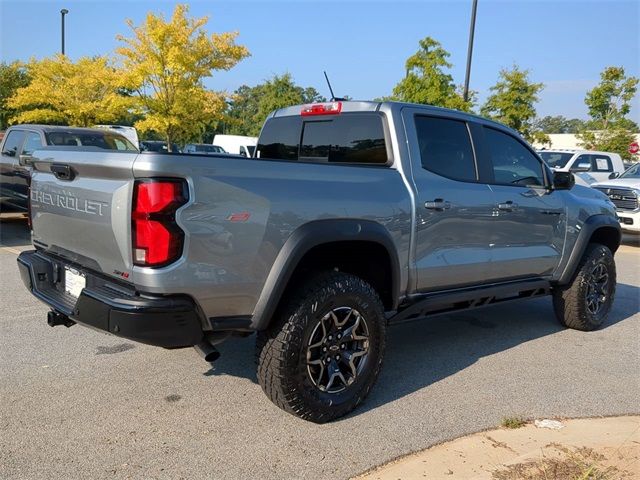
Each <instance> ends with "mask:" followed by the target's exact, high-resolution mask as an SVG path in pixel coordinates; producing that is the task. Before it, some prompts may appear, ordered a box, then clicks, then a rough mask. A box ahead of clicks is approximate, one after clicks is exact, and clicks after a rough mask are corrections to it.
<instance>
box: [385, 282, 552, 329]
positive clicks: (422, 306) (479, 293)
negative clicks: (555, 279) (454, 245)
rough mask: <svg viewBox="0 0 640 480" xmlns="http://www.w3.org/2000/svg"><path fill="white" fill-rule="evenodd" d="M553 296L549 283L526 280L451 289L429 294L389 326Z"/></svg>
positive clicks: (408, 308) (395, 316) (397, 316)
mask: <svg viewBox="0 0 640 480" xmlns="http://www.w3.org/2000/svg"><path fill="white" fill-rule="evenodd" d="M550 293H551V286H550V284H549V282H548V281H546V280H540V279H536V280H526V281H520V282H512V283H503V284H499V285H488V286H485V287H480V288H478V287H474V288H473V289H462V290H449V291H446V292H435V293H427V294H425V295H423V296H420V297H419V298H418V299H417V300H416V301H415V302H413V303H411V304H410V305H408V306H407V307H405V308H404V309H402V310H400V311H398V313H396V314H395V315H394V316H392V317H391V318H389V323H401V322H408V321H410V320H417V319H419V318H423V317H426V316H428V315H436V314H441V313H449V312H455V311H459V310H468V309H472V308H481V307H487V306H489V305H495V304H497V303H503V302H510V301H513V300H522V299H527V298H535V297H543V296H545V295H549V294H550Z"/></svg>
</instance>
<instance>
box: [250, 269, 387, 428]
mask: <svg viewBox="0 0 640 480" xmlns="http://www.w3.org/2000/svg"><path fill="white" fill-rule="evenodd" d="M341 306H346V307H350V308H352V309H356V310H357V311H358V312H360V314H361V316H362V317H363V318H364V319H365V320H366V325H367V328H368V334H369V339H368V349H369V350H368V355H369V356H368V357H367V361H366V363H364V366H363V369H362V371H361V372H360V373H358V375H357V377H356V378H355V381H353V383H352V384H351V385H349V386H346V387H345V390H343V391H342V392H339V393H327V392H326V391H321V390H320V389H319V388H318V387H317V386H316V385H314V383H313V381H312V379H311V377H310V375H309V373H308V371H307V356H306V355H307V353H306V352H307V348H308V345H309V341H310V338H311V336H312V335H313V331H314V328H316V326H317V325H318V324H319V322H321V319H322V318H323V317H324V316H325V315H327V314H328V313H329V312H331V311H332V309H334V308H338V307H341ZM385 339H386V321H385V316H384V309H383V306H382V302H381V301H380V298H379V296H378V294H377V293H376V291H375V290H374V289H373V288H372V287H371V286H370V285H369V284H368V283H367V282H365V281H364V280H362V279H361V278H359V277H356V276H354V275H349V274H346V273H341V272H335V271H332V272H323V273H320V274H317V275H315V276H312V277H310V278H309V279H308V280H307V281H306V282H304V283H303V284H302V285H301V286H300V287H299V288H297V289H296V290H294V291H293V292H291V294H290V295H288V298H286V299H285V300H284V305H283V307H282V308H280V309H279V311H278V312H277V313H276V315H275V317H274V318H273V320H272V322H271V325H270V326H269V328H268V329H267V330H265V331H262V332H259V333H258V338H257V342H256V360H257V363H258V382H259V383H260V386H261V387H262V390H264V392H265V393H266V395H267V397H269V399H270V400H271V401H272V402H273V403H275V404H276V405H277V406H278V407H280V408H282V409H283V410H285V411H287V412H289V413H291V414H293V415H296V416H298V417H300V418H302V419H305V420H309V421H312V422H315V423H325V422H329V421H331V420H334V419H337V418H339V417H342V416H344V415H346V414H347V413H349V412H350V411H352V410H353V409H354V408H356V407H357V406H358V405H359V404H360V403H361V402H362V401H363V400H364V398H365V397H366V396H367V395H368V393H369V392H370V391H371V388H372V387H373V385H374V383H375V381H376V379H377V377H378V373H379V372H380V368H381V366H382V359H383V356H384V350H385Z"/></svg>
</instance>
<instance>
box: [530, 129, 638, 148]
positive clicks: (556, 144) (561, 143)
mask: <svg viewBox="0 0 640 480" xmlns="http://www.w3.org/2000/svg"><path fill="white" fill-rule="evenodd" d="M635 137H636V142H638V143H640V133H636V135H635ZM549 139H550V140H551V146H549V145H542V144H540V143H538V142H534V144H533V146H534V147H535V148H546V149H548V150H551V149H569V150H579V149H581V148H584V147H581V146H580V143H581V141H580V139H578V137H576V135H575V134H573V133H550V134H549Z"/></svg>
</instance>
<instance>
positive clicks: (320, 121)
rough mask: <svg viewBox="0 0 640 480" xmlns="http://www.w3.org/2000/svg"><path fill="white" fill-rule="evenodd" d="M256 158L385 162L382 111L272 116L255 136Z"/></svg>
mask: <svg viewBox="0 0 640 480" xmlns="http://www.w3.org/2000/svg"><path fill="white" fill-rule="evenodd" d="M256 157H257V158H264V159H273V160H289V161H303V162H317V163H343V164H361V165H362V164H364V165H386V164H387V163H388V162H389V157H390V156H389V154H388V151H387V141H386V135H385V128H384V119H383V116H382V114H379V113H374V112H367V113H359V112H358V113H343V114H341V115H331V116H328V115H327V116H321V117H317V118H310V117H302V116H300V117H297V116H287V117H275V118H272V119H270V120H268V121H267V123H266V125H265V126H264V129H263V130H262V133H261V135H260V139H259V140H258V146H257V152H256Z"/></svg>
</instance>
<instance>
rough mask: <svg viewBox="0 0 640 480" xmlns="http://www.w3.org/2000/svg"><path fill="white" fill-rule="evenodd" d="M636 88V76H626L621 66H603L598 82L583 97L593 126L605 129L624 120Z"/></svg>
mask: <svg viewBox="0 0 640 480" xmlns="http://www.w3.org/2000/svg"><path fill="white" fill-rule="evenodd" d="M637 90H638V78H636V77H627V76H626V75H625V72H624V68H623V67H607V68H605V69H604V71H603V72H602V73H600V83H599V84H598V85H596V86H595V87H594V88H593V89H591V90H590V91H589V92H587V96H586V98H585V99H584V103H586V104H587V107H588V108H589V115H590V116H591V118H592V119H593V121H594V122H595V125H594V127H595V128H601V129H602V130H606V129H607V128H608V127H609V126H610V125H613V126H618V125H619V124H620V122H622V121H623V120H625V117H626V116H627V115H628V114H629V111H630V109H631V100H632V99H633V97H634V96H635V94H636V92H637Z"/></svg>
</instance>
